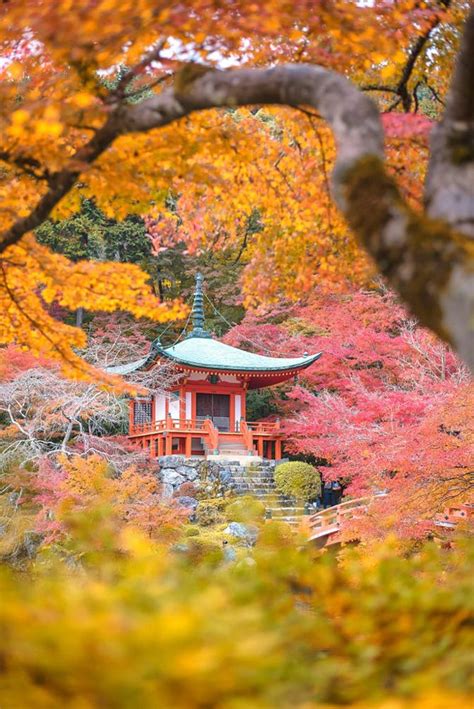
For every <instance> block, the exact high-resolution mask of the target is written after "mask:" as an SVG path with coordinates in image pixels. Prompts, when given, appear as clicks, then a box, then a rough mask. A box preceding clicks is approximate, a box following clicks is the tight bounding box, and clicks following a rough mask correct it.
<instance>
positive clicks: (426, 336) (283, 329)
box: [225, 289, 474, 539]
mask: <svg viewBox="0 0 474 709" xmlns="http://www.w3.org/2000/svg"><path fill="white" fill-rule="evenodd" d="M225 339H226V341H227V342H228V343H229V344H233V345H234V346H239V347H244V348H251V349H253V350H254V351H257V352H260V353H262V354H269V355H274V356H275V355H276V354H278V355H279V356H282V355H287V356H292V355H293V356H294V355H296V354H297V353H301V352H303V351H308V352H318V351H323V356H322V357H321V359H319V360H318V361H317V362H316V363H315V364H314V365H313V366H312V367H310V368H309V369H308V370H306V371H305V372H304V373H302V374H301V375H300V376H299V377H298V381H297V382H294V383H291V384H290V383H288V384H285V385H284V386H282V387H280V388H279V389H278V388H277V389H276V390H274V392H273V396H272V401H271V404H272V408H273V415H275V414H279V415H281V416H282V420H283V423H282V425H283V428H284V430H285V438H286V443H285V450H286V453H288V454H290V455H297V456H305V457H308V456H310V457H311V459H312V460H313V461H315V462H317V463H318V464H319V465H320V470H321V472H322V474H323V477H324V479H325V480H329V481H334V480H340V481H341V482H342V483H343V485H344V488H345V494H346V495H349V496H350V497H361V496H366V495H368V496H373V495H374V494H376V493H380V492H384V493H388V495H387V497H386V499H380V500H378V501H377V503H376V504H375V503H374V510H373V515H372V516H371V518H370V519H369V520H366V522H367V523H366V524H365V526H361V524H358V525H357V529H358V530H359V532H358V533H359V535H360V536H362V538H364V539H369V538H372V539H373V538H374V537H383V536H385V535H386V534H387V532H388V531H389V530H391V531H395V532H396V533H397V534H398V535H399V536H402V537H405V538H414V537H415V538H416V537H419V536H424V535H426V534H427V533H429V532H430V531H432V529H433V521H434V520H435V518H436V515H438V514H439V513H440V512H442V510H443V508H444V507H446V506H447V505H449V504H454V505H456V504H460V503H463V502H469V501H471V500H472V492H473V484H474V478H473V469H472V462H473V460H474V439H473V436H472V432H473V430H474V420H473V410H474V409H473V406H472V403H473V400H472V397H473V395H474V389H473V386H472V380H471V379H470V377H469V375H468V372H467V370H466V368H465V366H464V365H463V364H462V363H461V362H460V360H459V359H458V358H456V356H455V355H454V354H453V352H452V350H450V348H449V347H448V346H447V345H445V344H444V343H442V342H440V341H439V340H438V339H437V338H435V337H434V336H433V335H432V334H431V333H429V332H428V331H427V330H426V329H423V328H421V327H420V326H419V325H418V324H417V323H416V322H414V321H413V319H411V318H410V316H409V313H408V312H407V311H406V309H404V308H403V307H402V306H401V305H400V304H399V303H398V302H397V301H396V299H395V298H394V296H393V294H392V293H390V292H389V291H386V290H385V289H381V290H379V291H378V292H377V291H375V290H372V291H365V292H364V291H361V290H354V291H352V292H350V291H346V292H345V293H342V294H340V293H325V292H324V291H322V292H319V293H315V294H313V299H312V302H310V303H308V304H306V305H304V306H301V305H296V306H295V305H294V306H292V307H291V308H290V307H288V306H287V307H286V308H282V307H279V308H273V309H271V310H269V311H268V312H266V313H260V314H256V313H249V314H247V316H246V317H245V318H244V320H243V321H242V322H241V323H240V324H239V325H238V326H236V327H234V328H233V329H232V330H231V331H230V332H229V333H228V334H227V335H226V338H225ZM265 413H266V412H265V411H264V410H263V411H262V412H261V413H260V415H262V414H263V415H264V414H265ZM355 529H356V527H355V526H354V523H353V521H352V520H351V523H350V532H351V533H352V534H355Z"/></svg>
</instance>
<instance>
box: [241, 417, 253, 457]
mask: <svg viewBox="0 0 474 709" xmlns="http://www.w3.org/2000/svg"><path fill="white" fill-rule="evenodd" d="M240 433H241V434H242V438H243V440H244V446H245V447H246V449H247V450H248V451H252V450H253V436H252V431H251V430H250V428H249V424H248V423H247V421H244V420H242V421H241V422H240Z"/></svg>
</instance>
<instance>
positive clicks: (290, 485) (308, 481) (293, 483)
mask: <svg viewBox="0 0 474 709" xmlns="http://www.w3.org/2000/svg"><path fill="white" fill-rule="evenodd" d="M275 484H276V487H277V489H278V491H279V492H281V493H282V494H283V495H288V497H296V498H297V499H298V500H304V501H305V502H307V501H308V500H314V499H315V498H316V497H319V495H320V494H321V475H320V474H319V471H318V470H317V469H316V468H314V467H313V466H312V465H310V464H309V463H302V462H299V461H293V462H291V463H282V464H281V465H279V466H278V467H277V468H276V470H275Z"/></svg>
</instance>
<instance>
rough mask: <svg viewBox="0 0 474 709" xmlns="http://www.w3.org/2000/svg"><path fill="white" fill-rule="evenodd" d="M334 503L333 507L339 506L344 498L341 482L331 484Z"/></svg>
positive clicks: (335, 481)
mask: <svg viewBox="0 0 474 709" xmlns="http://www.w3.org/2000/svg"><path fill="white" fill-rule="evenodd" d="M331 492H332V502H331V505H338V504H339V503H340V501H341V497H342V485H341V483H340V482H339V480H334V481H333V482H332V484H331Z"/></svg>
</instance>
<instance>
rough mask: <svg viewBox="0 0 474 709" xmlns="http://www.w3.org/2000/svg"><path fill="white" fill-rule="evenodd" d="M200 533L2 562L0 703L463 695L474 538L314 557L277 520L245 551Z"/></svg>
mask: <svg viewBox="0 0 474 709" xmlns="http://www.w3.org/2000/svg"><path fill="white" fill-rule="evenodd" d="M93 523H94V524H95V525H96V527H95V530H94V532H95V533H94V535H93V536H94V537H97V536H100V525H99V526H98V527H97V520H95V521H93ZM109 532H110V530H109ZM88 543H89V544H90V543H91V540H89V542H88ZM194 544H195V542H194V541H193V540H192V539H188V540H187V542H186V544H182V545H180V546H179V550H176V551H174V552H173V551H172V552H170V551H169V550H166V549H165V548H163V547H161V546H159V545H157V544H155V543H154V542H151V541H150V540H149V539H148V540H147V539H145V537H143V536H141V534H140V533H139V532H137V531H136V530H134V529H133V528H131V527H127V528H126V529H122V530H121V532H120V534H119V535H118V536H117V537H115V538H114V536H113V535H111V534H108V535H107V540H106V543H105V542H104V544H103V545H102V549H101V550H100V551H98V552H97V553H96V554H95V557H94V563H93V564H89V563H88V562H87V561H86V562H84V564H80V565H79V564H78V563H76V564H75V565H73V566H71V564H68V565H63V564H62V563H61V562H58V561H57V560H53V559H51V558H48V556H47V555H46V554H43V556H42V557H38V560H37V562H36V565H35V568H34V569H33V570H32V572H31V573H30V574H28V575H25V576H22V577H21V576H20V577H19V576H18V575H15V574H12V572H6V571H4V572H3V573H2V574H1V576H0V591H1V595H2V599H3V600H2V604H1V607H0V627H1V629H2V631H1V632H2V636H3V643H2V650H1V652H0V655H1V667H2V670H1V671H0V696H1V697H2V704H3V706H5V707H17V706H36V707H58V706H81V707H98V706H101V707H102V706H110V707H130V706H142V707H156V706H160V707H178V708H181V707H182V708H184V707H186V709H188V708H190V707H232V708H234V707H239V708H240V707H275V706H280V707H287V706H290V705H291V706H295V707H316V706H318V707H322V706H323V707H326V706H327V707H329V706H341V705H350V706H364V707H369V706H378V707H388V706H390V707H408V706H410V707H430V709H433V708H435V707H453V708H455V707H468V706H469V699H468V692H469V687H468V684H469V677H470V675H471V672H470V670H471V669H472V666H471V660H472V656H471V647H472V640H473V637H472V610H473V609H472V598H473V594H472V576H471V569H472V561H473V556H474V548H473V547H472V545H471V547H470V548H468V547H467V546H466V545H465V544H464V543H461V542H459V544H458V546H457V548H456V549H455V550H454V551H451V552H446V551H443V550H440V549H438V548H437V547H436V546H434V545H428V546H426V547H424V549H423V550H422V551H421V552H420V553H419V554H418V555H416V556H413V557H412V558H409V559H405V558H397V557H396V556H395V555H394V553H393V549H392V548H391V545H390V542H388V543H386V544H385V545H384V546H380V547H377V548H374V550H373V553H372V555H371V556H368V555H367V554H364V551H363V550H362V552H360V551H351V552H344V555H343V557H342V559H340V560H337V559H335V558H334V557H333V556H331V555H327V554H326V555H323V556H319V557H317V558H312V555H311V553H309V550H308V549H306V550H305V551H304V552H302V551H297V550H296V549H295V547H294V541H293V540H292V539H291V537H288V535H287V534H286V533H285V531H284V530H282V529H281V527H280V525H279V524H278V523H274V522H270V523H268V524H266V525H265V526H264V528H263V530H261V533H260V538H259V541H258V543H257V546H256V548H255V551H254V558H253V560H252V561H251V562H250V561H249V560H248V559H247V561H245V560H243V561H241V562H238V563H237V564H230V565H229V564H225V563H224V562H223V561H219V559H217V557H216V553H215V551H214V552H213V554H212V558H211V557H206V555H205V554H202V549H201V550H200V552H199V554H198V553H197V548H196V547H195V546H193V545H194ZM389 700H390V702H389Z"/></svg>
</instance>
